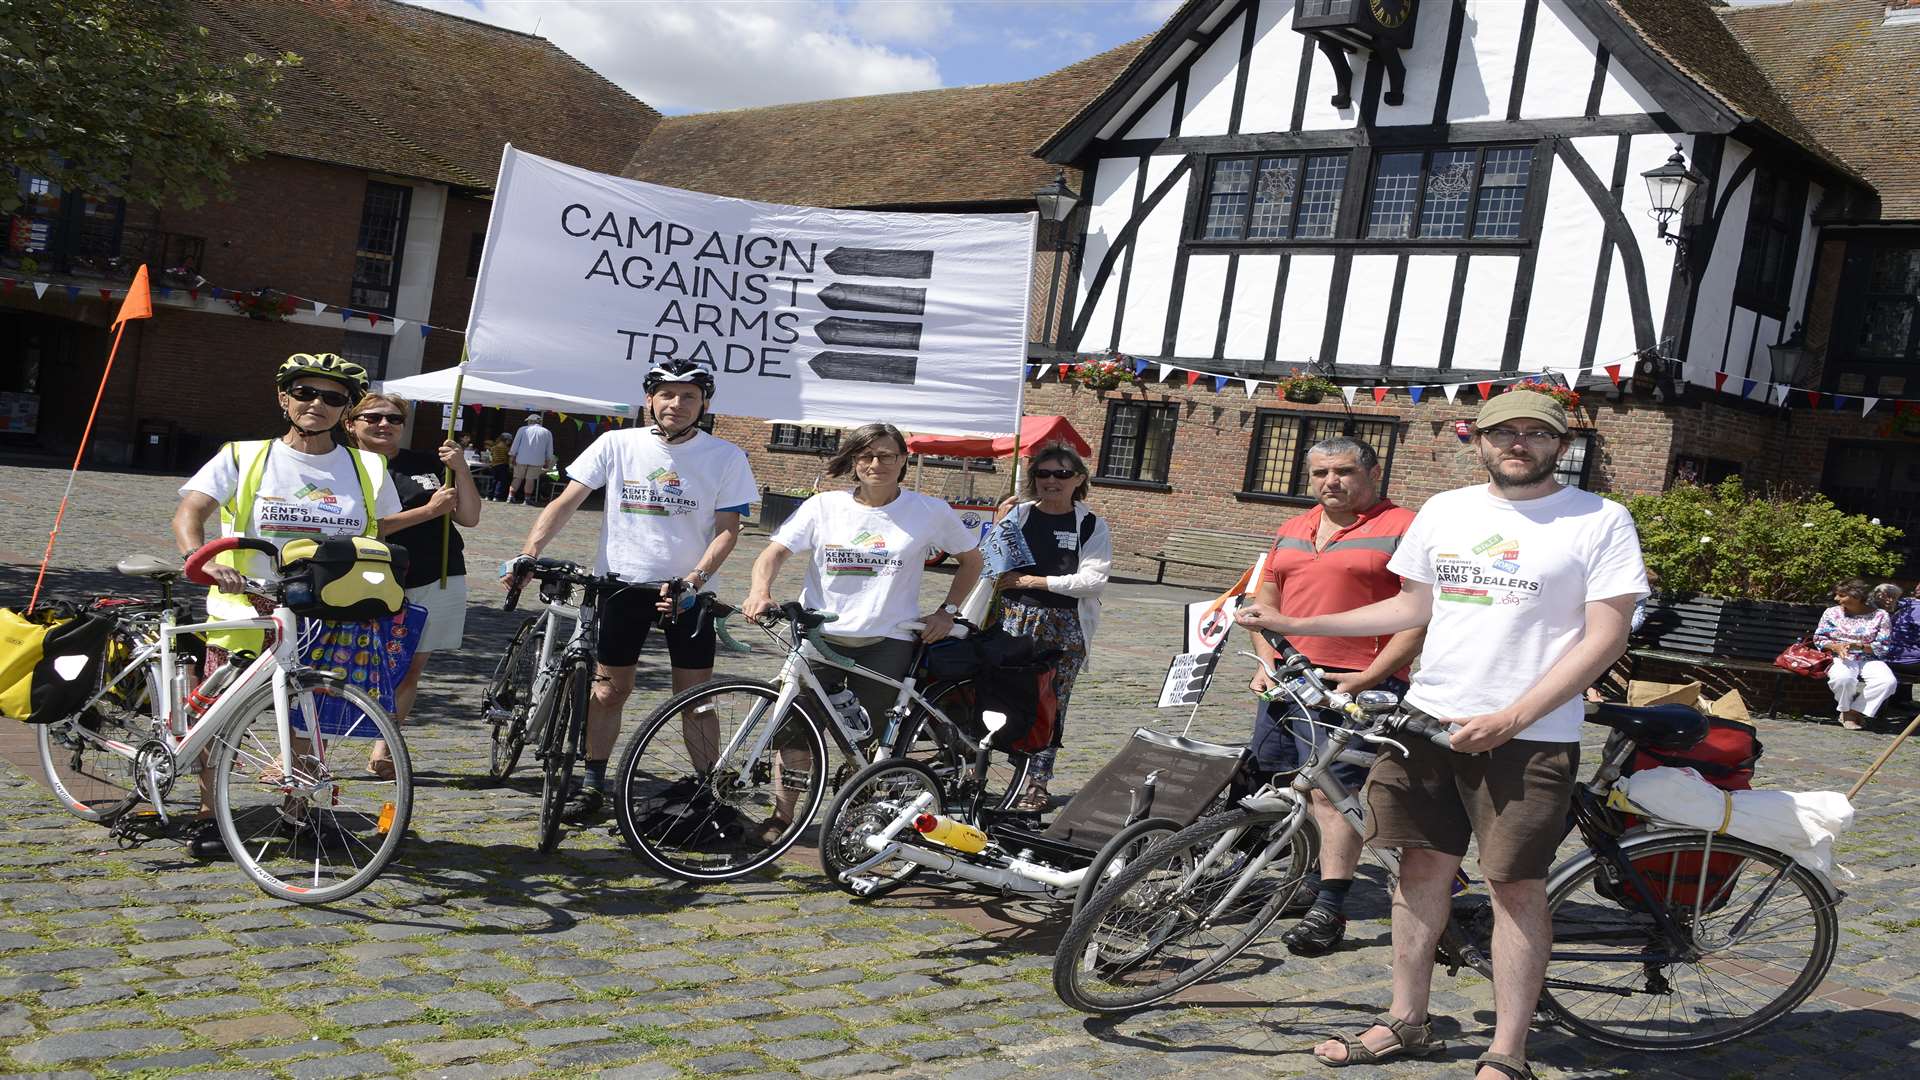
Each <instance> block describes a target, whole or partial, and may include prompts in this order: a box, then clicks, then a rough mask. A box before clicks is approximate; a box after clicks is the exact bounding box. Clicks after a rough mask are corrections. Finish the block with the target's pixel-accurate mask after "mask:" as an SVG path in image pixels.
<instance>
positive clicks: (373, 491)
mask: <svg viewBox="0 0 1920 1080" xmlns="http://www.w3.org/2000/svg"><path fill="white" fill-rule="evenodd" d="M274 383H275V386H276V387H277V389H278V393H277V394H276V395H275V401H276V403H277V406H278V408H279V412H280V416H281V418H282V420H284V422H285V423H286V433H285V434H283V435H281V436H280V437H279V438H277V439H266V440H259V441H253V442H231V443H227V444H226V445H225V446H222V447H221V448H220V450H219V452H218V453H216V454H214V455H213V460H211V461H209V462H207V463H206V464H205V465H202V466H201V467H200V471H199V472H196V473H194V474H193V476H192V477H191V478H190V479H188V480H187V482H186V483H184V484H182V485H181V486H180V504H179V506H178V507H177V508H176V509H175V510H174V512H173V539H174V544H175V546H176V547H177V548H178V549H179V551H180V554H181V555H182V556H185V555H189V554H192V553H193V552H194V551H196V550H198V549H199V547H200V545H202V544H204V543H205V542H206V523H207V516H208V515H209V514H211V513H213V512H214V511H215V510H216V509H217V510H219V511H220V535H222V536H246V537H254V538H256V539H261V540H266V541H269V542H271V543H272V544H273V545H274V546H276V547H278V546H280V545H282V544H285V543H286V542H287V541H289V540H294V539H298V538H300V537H315V536H322V537H328V536H374V535H378V534H379V533H380V532H382V531H384V527H385V525H386V519H387V518H389V517H391V516H393V515H394V514H397V513H399V512H400V497H399V495H398V494H397V493H396V492H395V491H394V487H393V484H392V482H391V480H390V479H389V477H388V476H387V468H386V463H385V461H383V460H382V459H381V458H380V457H379V455H377V454H372V453H369V452H366V451H355V450H351V449H348V448H347V447H345V446H342V445H341V444H340V442H339V439H338V435H339V434H340V428H341V423H342V421H343V419H344V418H345V417H346V415H347V411H348V410H349V409H350V408H352V406H353V404H354V403H355V402H357V401H359V400H360V397H361V395H362V394H365V393H366V392H367V372H366V369H365V368H363V367H361V366H360V365H359V364H355V363H352V362H351V361H347V360H343V359H341V358H340V357H338V356H336V355H334V354H333V353H295V354H294V355H292V356H290V357H288V358H287V360H286V362H285V363H283V364H281V365H280V369H279V370H278V371H277V372H275V374H274ZM271 572H272V565H271V563H270V562H269V561H268V560H267V557H266V556H264V555H262V554H260V553H258V552H253V551H232V552H227V553H225V554H223V555H220V556H217V557H216V559H215V562H214V563H213V565H210V566H208V568H207V573H208V575H209V576H210V577H212V578H213V581H214V587H213V588H212V589H210V590H208V592H207V616H208V617H209V618H210V619H223V618H226V619H235V618H239V619H244V618H252V617H253V616H254V615H255V614H256V613H257V612H259V610H260V609H259V608H258V607H256V605H255V604H254V602H253V601H252V600H251V599H249V598H248V596H247V595H246V578H247V577H266V576H269V575H270V574H271ZM265 641H266V635H265V632H264V631H260V630H220V631H213V632H210V633H209V634H207V660H206V665H205V668H204V670H205V672H206V673H207V674H212V672H213V671H214V669H216V668H218V667H220V666H222V665H223V664H225V663H226V662H227V659H228V657H229V656H230V655H231V654H232V653H235V652H242V651H253V652H258V651H259V650H260V649H262V648H264V647H265ZM212 798H213V786H212V784H210V783H209V782H208V781H207V778H206V776H205V774H204V765H203V775H202V778H201V783H200V803H201V805H200V816H201V817H202V819H204V824H203V825H201V826H200V828H199V829H198V830H197V831H196V832H195V833H194V834H193V836H192V838H191V839H190V840H189V841H188V849H189V850H190V851H191V852H192V853H193V855H194V856H195V857H196V858H202V859H211V858H224V857H225V855H226V851H227V848H226V844H225V843H224V842H222V841H221V839H220V832H219V829H218V828H217V827H216V826H215V824H214V822H213V820H212V813H213V807H212Z"/></svg>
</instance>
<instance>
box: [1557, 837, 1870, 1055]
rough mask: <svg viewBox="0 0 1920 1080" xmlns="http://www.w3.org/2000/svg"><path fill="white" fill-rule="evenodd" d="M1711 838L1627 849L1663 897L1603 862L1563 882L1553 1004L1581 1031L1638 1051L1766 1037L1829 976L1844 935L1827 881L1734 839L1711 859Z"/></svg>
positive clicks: (1658, 840) (1722, 840)
mask: <svg viewBox="0 0 1920 1080" xmlns="http://www.w3.org/2000/svg"><path fill="white" fill-rule="evenodd" d="M1707 840H1708V836H1707V834H1705V833H1693V834H1678V835H1672V834H1668V835H1651V836H1644V837H1640V838H1638V839H1629V840H1628V841H1627V842H1626V843H1625V844H1624V845H1623V846H1622V854H1623V856H1624V857H1625V859H1626V860H1628V861H1630V862H1632V863H1633V865H1634V867H1635V868H1636V869H1637V870H1638V871H1639V872H1640V874H1641V875H1642V876H1643V877H1644V878H1645V879H1646V880H1647V883H1648V885H1649V886H1650V887H1651V891H1652V893H1653V894H1654V898H1653V899H1649V898H1647V897H1643V896H1640V895H1638V894H1633V895H1630V896H1629V895H1624V894H1627V893H1633V890H1632V887H1631V886H1630V885H1625V884H1622V885H1616V884H1614V883H1612V882H1611V881H1610V880H1608V875H1610V874H1614V873H1617V871H1615V870H1614V868H1613V866H1612V865H1611V864H1609V863H1604V862H1602V861H1600V860H1598V859H1596V858H1594V857H1593V856H1592V855H1591V853H1589V854H1588V855H1587V856H1585V857H1584V859H1583V861H1580V862H1577V863H1575V864H1573V865H1572V866H1571V867H1570V868H1569V869H1568V870H1565V871H1562V872H1561V873H1560V874H1558V875H1556V880H1555V881H1554V882H1552V883H1550V885H1549V888H1550V893H1549V895H1548V898H1547V904H1548V907H1549V910H1550V911H1551V912H1552V918H1553V952H1552V954H1551V956H1550V958H1549V959H1548V961H1547V976H1546V988H1545V992H1544V993H1542V995H1541V998H1540V1004H1541V1007H1542V1008H1544V1009H1545V1010H1546V1011H1547V1012H1549V1013H1550V1014H1552V1016H1553V1017H1554V1019H1556V1020H1558V1021H1559V1022H1560V1023H1561V1024H1563V1025H1565V1026H1566V1028H1567V1029H1568V1030H1569V1031H1571V1032H1573V1033H1574V1034H1576V1035H1581V1036H1584V1037H1586V1038H1589V1039H1593V1040H1595V1041H1596V1042H1602V1043H1606V1044H1607V1045H1609V1046H1623V1047H1629V1048H1631V1049H1635V1050H1698V1049H1701V1048H1702V1047H1708V1046H1716V1045H1718V1044H1720V1043H1724V1042H1728V1041H1731V1040H1733V1039H1737V1038H1740V1037H1741V1036H1743V1035H1748V1034H1751V1033H1752V1032H1754V1031H1757V1030H1759V1029H1760V1028H1762V1027H1764V1026H1766V1025H1767V1024H1769V1023H1771V1022H1772V1021H1774V1020H1775V1019H1778V1018H1779V1017H1780V1016H1781V1015H1783V1014H1785V1013H1787V1012H1789V1011H1791V1010H1792V1009H1793V1008H1794V1007H1795V1006H1797V1005H1799V1004H1800V1003H1801V1002H1802V1001H1804V1000H1806V998H1807V995H1808V994H1811V993H1812V992H1813V990H1814V988H1815V987H1817V986H1819V985H1820V980H1821V979H1823V978H1825V977H1826V973H1827V969H1828V968H1829V967H1830V966H1831V965H1832V964H1833V955H1834V949H1835V947H1836V946H1837V944H1838V942H1839V929H1838V925H1837V921H1836V919H1835V917H1834V913H1833V907H1834V904H1833V901H1832V899H1831V898H1830V894H1829V893H1828V891H1827V889H1826V887H1825V886H1824V885H1823V884H1822V883H1821V882H1820V880H1819V879H1818V878H1817V877H1815V876H1814V874H1813V873H1812V872H1811V871H1809V870H1807V869H1806V868H1805V867H1802V866H1800V865H1799V864H1797V863H1795V862H1794V861H1793V860H1792V859H1790V858H1788V857H1787V856H1786V855H1783V854H1781V853H1780V852H1778V851H1774V850H1773V849H1771V848H1765V847H1761V846H1759V845H1757V844H1750V843H1747V842H1746V841H1743V840H1735V839H1733V838H1732V837H1720V836H1716V837H1712V840H1713V855H1712V857H1711V858H1712V861H1711V862H1708V861H1705V860H1703V856H1705V854H1706V846H1707ZM1722 856H1725V857H1726V858H1724V859H1723V858H1722ZM1703 866H1705V867H1706V868H1707V873H1706V874H1705V875H1704V877H1705V883H1704V884H1702V875H1701V873H1700V869H1701V868H1702V867H1703ZM1623 897H1624V898H1623ZM1702 900H1704V901H1705V902H1704V903H1702V902H1701V901H1702ZM1656 904H1657V905H1659V906H1660V907H1662V908H1664V910H1665V911H1666V912H1667V914H1668V915H1670V916H1671V917H1672V918H1673V919H1674V920H1675V921H1676V922H1678V923H1680V924H1681V925H1682V926H1683V927H1684V928H1685V943H1684V947H1683V948H1680V949H1674V948H1671V947H1670V946H1669V944H1668V942H1667V941H1666V939H1665V938H1664V936H1663V935H1662V934H1661V932H1660V931H1659V929H1658V928H1657V927H1656V926H1655V925H1654V921H1653V916H1652V915H1651V914H1650V911H1651V910H1652V908H1653V907H1654V905H1656Z"/></svg>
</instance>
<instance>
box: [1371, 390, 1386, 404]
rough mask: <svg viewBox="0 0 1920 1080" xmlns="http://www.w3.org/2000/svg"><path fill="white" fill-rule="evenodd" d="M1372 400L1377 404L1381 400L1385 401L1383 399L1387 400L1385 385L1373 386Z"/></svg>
mask: <svg viewBox="0 0 1920 1080" xmlns="http://www.w3.org/2000/svg"><path fill="white" fill-rule="evenodd" d="M1373 400H1374V402H1375V404H1378V403H1379V402H1382V401H1385V400H1387V388H1386V387H1384V386H1376V387H1374V388H1373Z"/></svg>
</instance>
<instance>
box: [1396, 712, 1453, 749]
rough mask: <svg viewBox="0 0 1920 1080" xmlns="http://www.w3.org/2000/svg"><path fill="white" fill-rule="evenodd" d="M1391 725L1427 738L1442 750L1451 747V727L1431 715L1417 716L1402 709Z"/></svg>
mask: <svg viewBox="0 0 1920 1080" xmlns="http://www.w3.org/2000/svg"><path fill="white" fill-rule="evenodd" d="M1391 726H1392V727H1394V728H1395V729H1397V730H1400V731H1404V732H1406V733H1407V734H1409V735H1415V736H1418V737H1420V738H1422V739H1425V740H1427V741H1428V742H1430V743H1432V744H1433V745H1435V746H1437V747H1439V748H1440V749H1442V750H1451V749H1453V727H1452V725H1450V724H1447V723H1445V722H1443V721H1440V720H1436V719H1434V718H1433V717H1431V716H1419V715H1415V714H1414V713H1411V712H1407V711H1405V710H1402V711H1401V713H1400V715H1399V716H1397V717H1395V718H1394V720H1393V722H1392V725H1391Z"/></svg>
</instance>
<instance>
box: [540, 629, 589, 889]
mask: <svg viewBox="0 0 1920 1080" xmlns="http://www.w3.org/2000/svg"><path fill="white" fill-rule="evenodd" d="M552 692H553V693H554V694H556V695H557V700H555V701H554V702H553V704H552V707H551V708H550V709H549V710H548V715H547V724H546V730H545V731H544V732H542V735H543V736H544V738H542V739H541V742H540V836H539V839H538V841H537V846H538V847H539V849H540V854H542V855H551V854H553V853H554V850H555V849H557V848H558V847H559V846H560V826H561V824H562V821H561V819H562V818H563V817H564V816H565V814H566V812H567V796H568V795H570V794H571V793H572V792H571V790H570V789H571V788H572V785H573V763H574V762H575V761H577V760H579V757H580V742H581V740H582V739H584V738H586V732H587V703H588V701H590V700H591V698H592V693H593V668H592V667H590V666H589V665H588V664H587V662H586V661H584V660H582V661H578V662H576V663H575V664H574V666H573V667H571V668H569V669H568V670H567V672H566V673H565V674H564V675H562V676H561V677H560V679H559V681H557V682H555V683H554V686H553V691H552Z"/></svg>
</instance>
